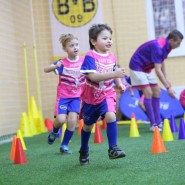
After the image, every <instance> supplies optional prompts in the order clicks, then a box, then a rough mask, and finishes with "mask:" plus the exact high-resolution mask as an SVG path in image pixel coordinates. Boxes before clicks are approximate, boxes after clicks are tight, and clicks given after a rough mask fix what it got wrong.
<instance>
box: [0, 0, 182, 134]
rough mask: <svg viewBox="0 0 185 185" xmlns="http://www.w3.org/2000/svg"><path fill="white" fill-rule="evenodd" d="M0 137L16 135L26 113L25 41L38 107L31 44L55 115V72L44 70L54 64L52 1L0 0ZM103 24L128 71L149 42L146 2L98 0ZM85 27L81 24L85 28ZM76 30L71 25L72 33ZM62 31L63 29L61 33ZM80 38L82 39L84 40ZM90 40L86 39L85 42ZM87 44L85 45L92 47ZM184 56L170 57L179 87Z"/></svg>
mask: <svg viewBox="0 0 185 185" xmlns="http://www.w3.org/2000/svg"><path fill="white" fill-rule="evenodd" d="M0 3H1V6H0V21H1V26H0V41H1V45H0V58H1V61H0V65H1V74H0V76H1V79H0V84H1V85H0V110H1V111H0V136H4V135H8V134H12V133H15V132H16V131H17V129H18V128H19V123H20V118H21V113H22V112H27V111H28V102H27V89H26V88H27V86H26V85H27V83H26V74H25V66H24V60H25V58H24V52H23V43H24V42H25V43H26V51H27V62H28V82H29V94H30V96H31V95H32V96H34V97H35V100H36V103H37V105H38V103H39V102H38V98H37V92H36V91H37V87H36V77H35V76H36V71H35V67H34V55H33V46H34V45H35V44H36V51H37V62H38V74H39V91H40V97H41V99H40V100H41V111H42V113H43V117H44V118H46V117H48V118H50V119H52V118H53V109H54V104H55V95H56V85H57V82H58V78H57V76H55V75H54V74H52V73H49V74H46V73H44V72H43V68H44V66H46V65H48V64H51V63H52V62H53V46H52V36H51V23H50V12H49V3H48V0H19V1H16V3H15V1H14V0H6V1H4V0H0ZM98 3H101V7H102V20H103V23H107V24H109V25H110V26H111V27H112V29H113V42H114V46H113V51H114V52H115V54H116V55H117V59H118V63H119V64H120V65H122V66H123V67H125V69H126V71H127V73H129V72H128V62H129V59H130V57H131V55H132V54H133V52H134V51H135V49H136V48H137V47H138V46H139V45H140V44H141V43H143V42H145V41H147V40H148V31H147V14H146V1H145V0H132V1H130V0H124V1H123V0H101V1H100V0H99V1H98ZM82 29H83V28H82ZM73 30H74V28H71V32H73ZM60 32H61V33H62V30H61V31H60ZM81 42H82V41H81ZM83 42H88V40H83ZM88 49H89V48H87V51H88ZM184 62H185V57H173V58H169V59H167V60H166V64H167V69H166V70H167V74H168V77H169V79H170V80H171V81H172V83H173V85H175V86H183V85H184V79H185V73H184Z"/></svg>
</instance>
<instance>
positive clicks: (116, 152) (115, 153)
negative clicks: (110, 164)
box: [108, 145, 126, 159]
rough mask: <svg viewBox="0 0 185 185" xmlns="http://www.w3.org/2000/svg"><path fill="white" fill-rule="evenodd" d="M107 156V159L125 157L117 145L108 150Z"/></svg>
mask: <svg viewBox="0 0 185 185" xmlns="http://www.w3.org/2000/svg"><path fill="white" fill-rule="evenodd" d="M108 156H109V159H117V158H122V157H125V156H126V154H125V152H124V151H123V150H122V149H120V148H119V147H118V146H117V145H115V146H113V147H111V148H109V150H108Z"/></svg>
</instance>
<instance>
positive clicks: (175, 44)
mask: <svg viewBox="0 0 185 185" xmlns="http://www.w3.org/2000/svg"><path fill="white" fill-rule="evenodd" d="M181 41H182V40H181V39H180V38H178V39H177V40H173V39H170V40H169V43H170V47H171V48H172V49H175V48H178V47H179V46H180V44H181Z"/></svg>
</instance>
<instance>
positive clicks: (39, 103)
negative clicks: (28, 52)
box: [33, 45, 41, 111]
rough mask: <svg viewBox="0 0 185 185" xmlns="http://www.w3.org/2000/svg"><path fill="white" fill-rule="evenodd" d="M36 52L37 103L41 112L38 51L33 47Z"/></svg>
mask: <svg viewBox="0 0 185 185" xmlns="http://www.w3.org/2000/svg"><path fill="white" fill-rule="evenodd" d="M33 52H34V66H35V75H36V91H37V92H36V93H37V101H38V110H39V111H41V99H40V85H39V74H38V65H37V50H36V46H35V45H34V46H33Z"/></svg>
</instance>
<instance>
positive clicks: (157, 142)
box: [151, 126, 166, 153]
mask: <svg viewBox="0 0 185 185" xmlns="http://www.w3.org/2000/svg"><path fill="white" fill-rule="evenodd" d="M151 152H152V153H162V152H166V148H165V146H164V143H163V140H162V138H161V135H160V132H159V129H158V127H157V126H155V130H154V137H153V144H152V151H151Z"/></svg>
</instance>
